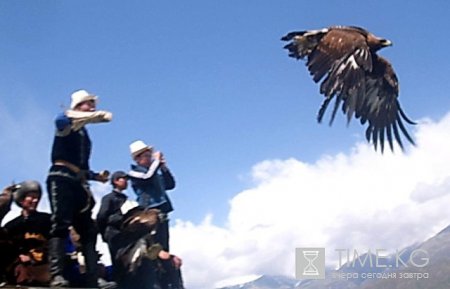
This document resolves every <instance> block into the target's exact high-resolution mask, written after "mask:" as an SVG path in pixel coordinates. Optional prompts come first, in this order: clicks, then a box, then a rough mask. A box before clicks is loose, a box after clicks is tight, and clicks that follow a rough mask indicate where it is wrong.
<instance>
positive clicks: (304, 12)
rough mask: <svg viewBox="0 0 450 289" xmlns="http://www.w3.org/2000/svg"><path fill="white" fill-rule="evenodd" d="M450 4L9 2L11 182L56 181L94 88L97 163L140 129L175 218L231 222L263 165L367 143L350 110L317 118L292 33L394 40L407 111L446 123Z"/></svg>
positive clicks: (5, 20)
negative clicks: (62, 152) (155, 154)
mask: <svg viewBox="0 0 450 289" xmlns="http://www.w3.org/2000/svg"><path fill="white" fill-rule="evenodd" d="M449 10H450V4H449V2H448V1H443V0H441V1H440V0H436V1H431V2H430V1H428V2H426V3H425V2H424V1H396V2H395V3H393V2H392V1H387V0H381V1H364V2H361V1H348V0H344V1H293V0H292V1H255V0H249V1H236V0H229V1H206V0H204V1H189V2H187V1H178V0H175V1H166V2H162V1H161V2H157V1H126V2H124V1H115V0H112V1H111V0H110V1H84V0H82V1H72V0H68V1H19V0H18V1H1V2H0V75H2V77H1V78H0V151H1V153H2V158H1V160H2V166H1V167H0V175H1V178H0V180H1V182H2V183H3V184H4V185H7V184H9V183H10V182H11V181H13V180H15V181H21V180H24V179H29V178H31V179H37V180H40V181H41V182H44V180H45V177H46V172H47V170H48V167H49V165H50V161H49V158H50V157H49V155H50V146H51V143H52V138H53V123H52V120H53V118H54V116H55V115H56V114H57V113H58V112H60V111H62V110H63V107H64V106H65V107H67V106H68V105H69V97H70V94H71V92H72V91H74V90H76V89H79V88H84V89H87V90H88V91H91V92H92V93H95V94H98V95H99V97H100V102H99V105H98V108H99V109H105V110H109V111H111V112H113V114H114V119H113V121H112V122H111V123H109V124H101V125H91V126H90V127H89V131H90V135H91V138H92V140H93V145H94V148H93V153H92V158H91V167H92V168H93V169H95V170H101V169H105V168H107V169H109V170H111V171H114V170H117V169H123V170H127V169H128V167H129V165H130V163H131V158H130V156H129V152H128V145H129V144H130V143H131V142H132V141H134V140H137V139H142V140H144V141H145V142H148V143H151V144H153V145H154V146H155V147H156V148H157V149H160V150H162V151H163V152H164V154H165V155H166V158H167V160H168V163H169V166H170V167H171V169H172V171H173V173H174V175H175V177H176V179H177V182H178V183H177V185H178V186H177V188H176V190H174V191H173V193H171V197H172V199H173V202H174V205H175V209H176V210H175V212H174V214H173V216H172V218H173V219H174V220H175V219H179V220H182V221H185V222H191V223H192V224H194V225H195V224H199V223H201V222H203V221H204V220H205V216H211V218H212V220H211V222H212V223H213V224H214V225H216V226H218V227H220V228H225V229H226V228H229V227H228V226H229V224H230V222H231V221H230V216H231V215H232V213H231V203H232V200H235V199H236V198H235V197H236V196H237V195H239V194H240V193H241V192H243V191H245V190H251V189H254V188H256V187H259V186H260V185H261V182H260V181H259V179H258V178H256V179H255V175H254V173H255V166H256V167H257V168H260V167H258V164H261V163H264V162H265V161H276V160H280V161H286V160H290V159H293V160H297V161H299V162H301V163H305V164H310V165H312V164H316V163H318V162H320V160H323V158H324V157H325V158H326V157H327V156H331V158H334V156H339V155H342V154H343V155H344V156H351V155H352V154H353V152H354V150H355V147H358V145H359V144H360V143H361V142H362V143H363V142H364V128H363V127H362V126H360V125H359V124H358V123H357V122H356V121H353V122H352V123H351V124H350V126H349V127H347V126H346V124H345V118H344V117H343V116H342V115H339V117H337V119H336V120H335V123H334V125H333V126H332V127H328V125H326V124H322V125H319V124H317V123H316V120H315V117H316V113H317V110H318V108H319V106H320V104H321V102H322V97H321V96H320V95H319V93H318V91H319V89H318V86H317V85H316V84H314V83H313V81H312V80H311V78H310V76H309V75H308V73H307V71H306V68H305V67H304V64H303V63H302V62H301V61H298V62H297V61H295V60H294V59H292V58H289V57H287V53H286V51H283V49H282V47H283V43H282V42H281V41H280V37H281V36H282V35H284V34H285V33H287V32H289V31H292V30H304V29H318V28H322V27H327V26H330V25H357V26H361V27H365V28H367V29H368V30H370V31H372V32H373V33H374V34H376V35H378V36H381V37H385V38H388V39H390V40H391V41H392V42H393V43H394V46H393V47H390V48H387V49H384V50H382V51H381V54H382V55H383V56H385V57H386V58H388V59H389V60H390V61H391V62H392V64H393V66H394V69H395V70H396V72H397V75H398V78H399V81H400V102H401V104H402V106H403V108H404V110H405V111H406V113H407V114H408V115H409V116H410V118H412V119H416V120H421V119H428V120H431V121H432V122H433V121H434V122H439V121H440V120H441V119H442V118H443V117H444V116H445V115H446V114H447V113H448V112H449V110H450V109H449V108H450V98H449V97H448V91H449V89H450V82H449V81H448V75H450V58H449V57H448V41H449V40H448V39H449V32H448V27H450V20H449V18H448V11H449ZM327 116H329V115H327ZM410 130H411V131H412V132H413V134H415V131H416V128H410ZM410 150H414V149H411V148H409V147H408V149H407V151H410ZM397 154H399V153H397ZM387 155H390V153H389V152H388V153H387ZM380 157H381V156H380V155H379V154H378V155H377V158H380ZM382 165H383V164H382V163H381V166H382ZM275 169H276V166H275ZM272 171H273V168H272V169H271V172H272ZM108 190H109V187H107V186H103V187H102V188H101V193H104V192H106V191H108ZM255 201H258V200H257V199H256V200H255ZM44 202H45V201H44ZM43 208H46V207H45V205H44V204H43ZM195 282H197V281H195ZM195 282H193V283H192V284H201V281H198V282H200V283H195Z"/></svg>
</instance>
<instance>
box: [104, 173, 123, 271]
mask: <svg viewBox="0 0 450 289" xmlns="http://www.w3.org/2000/svg"><path fill="white" fill-rule="evenodd" d="M111 185H112V186H113V190H112V192H111V193H109V194H107V195H105V196H103V198H102V202H101V205H100V209H99V211H98V214H97V225H98V228H99V231H100V234H101V235H102V239H103V241H105V242H106V243H107V244H108V247H109V253H110V255H111V262H112V265H113V270H114V269H115V268H114V267H115V259H116V258H115V257H116V250H115V248H114V247H113V246H112V239H113V238H114V237H115V236H116V235H117V234H119V233H120V231H121V225H122V213H121V210H120V208H121V207H122V205H123V204H124V203H125V202H126V200H127V195H125V194H124V193H123V191H124V190H126V189H127V187H128V176H127V174H126V173H125V172H123V171H117V172H114V173H113V174H112V175H111Z"/></svg>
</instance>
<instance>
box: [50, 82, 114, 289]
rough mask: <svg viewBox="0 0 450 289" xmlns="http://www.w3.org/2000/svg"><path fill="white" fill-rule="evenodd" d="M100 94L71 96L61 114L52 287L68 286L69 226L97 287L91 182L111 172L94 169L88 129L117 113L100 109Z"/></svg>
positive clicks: (55, 151) (89, 282) (54, 169)
mask: <svg viewBox="0 0 450 289" xmlns="http://www.w3.org/2000/svg"><path fill="white" fill-rule="evenodd" d="M96 103H97V96H96V95H93V94H91V93H88V92H87V91H86V90H78V91H75V92H74V93H73V94H72V95H71V105H70V109H69V110H67V111H65V112H64V113H62V114H60V115H58V116H57V118H56V120H55V125H56V132H55V137H54V141H53V146H52V152H51V160H52V166H51V167H50V171H49V174H48V177H47V191H48V194H49V199H50V205H51V211H52V222H53V223H52V229H51V232H50V235H51V239H50V243H49V255H50V272H51V276H52V281H51V284H50V285H51V286H52V287H68V286H69V282H68V281H67V280H66V279H65V278H64V277H63V269H64V259H65V258H64V256H65V248H64V245H65V241H66V239H67V238H68V235H69V227H70V226H73V227H74V228H75V230H76V231H77V232H78V233H79V234H80V236H81V239H80V242H81V246H82V249H81V250H82V253H83V255H84V258H85V262H86V280H85V281H86V282H85V283H86V284H85V285H86V287H98V283H97V277H98V276H97V275H98V272H97V260H98V256H97V252H96V249H95V246H96V240H97V229H96V225H95V222H94V220H92V218H91V214H92V208H93V207H94V203H95V201H94V198H93V196H92V193H91V191H90V189H89V185H88V181H90V180H94V181H100V182H106V181H107V180H108V175H109V173H107V171H104V172H103V173H94V172H93V171H91V170H90V167H89V158H90V153H91V145H92V144H91V140H90V138H89V135H88V131H87V129H86V127H85V125H86V124H89V123H99V122H109V121H110V120H111V119H112V114H111V113H110V112H107V111H98V110H96Z"/></svg>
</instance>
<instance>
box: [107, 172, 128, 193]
mask: <svg viewBox="0 0 450 289" xmlns="http://www.w3.org/2000/svg"><path fill="white" fill-rule="evenodd" d="M111 185H112V186H113V187H114V188H115V189H118V190H120V191H123V190H126V189H127V187H128V175H127V174H126V173H125V172H123V171H117V172H114V173H113V174H112V176H111Z"/></svg>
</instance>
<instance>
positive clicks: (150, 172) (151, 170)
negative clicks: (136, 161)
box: [128, 160, 159, 180]
mask: <svg viewBox="0 0 450 289" xmlns="http://www.w3.org/2000/svg"><path fill="white" fill-rule="evenodd" d="M158 167H159V160H154V161H153V162H152V164H151V165H150V167H149V168H148V170H147V172H146V173H141V172H136V171H134V170H131V171H129V172H128V175H129V176H131V177H133V178H136V179H144V180H145V179H149V178H151V177H152V176H153V175H154V174H155V172H156V170H157V169H158Z"/></svg>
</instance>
